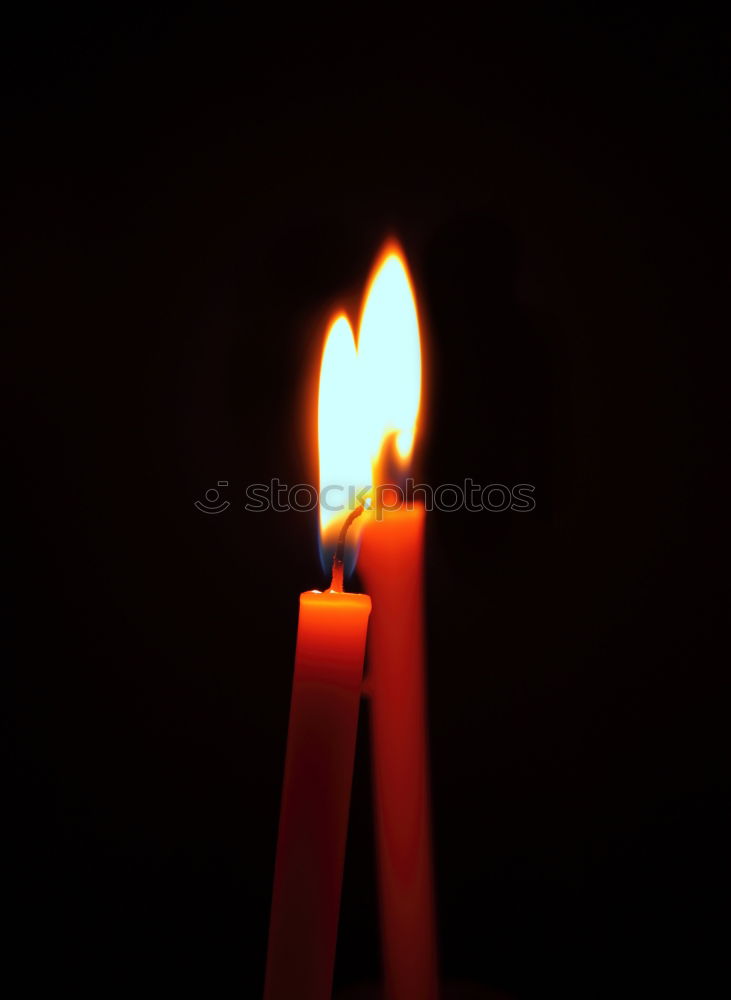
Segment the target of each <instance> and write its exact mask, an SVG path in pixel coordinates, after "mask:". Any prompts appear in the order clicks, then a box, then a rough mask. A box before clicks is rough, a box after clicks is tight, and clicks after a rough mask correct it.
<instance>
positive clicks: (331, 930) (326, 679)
mask: <svg viewBox="0 0 731 1000" xmlns="http://www.w3.org/2000/svg"><path fill="white" fill-rule="evenodd" d="M369 613H370V600H369V599H368V597H365V596H363V595H361V594H341V593H334V592H327V593H324V594H319V593H317V592H314V591H312V592H310V593H306V594H302V596H301V598H300V617H299V624H298V630H297V652H296V658H295V672H294V683H293V688H292V702H291V707H290V716H289V735H288V740H287V754H286V761H285V769H284V786H283V791H282V804H281V812H280V820H279V838H278V842H277V856H276V862H275V872H274V891H273V896H272V910H271V919H270V927H269V948H268V953H267V968H266V980H265V989H264V998H265V1000H294V998H297V1000H330V995H331V991H332V977H333V968H334V961H335V943H336V938H337V926H338V914H339V909H340V891H341V885H342V875H343V862H344V858H345V842H346V837H347V828H348V811H349V807H350V791H351V785H352V777H353V762H354V756H355V741H356V732H357V726H358V709H359V704H360V696H361V682H362V674H363V657H364V653H365V640H366V630H367V626H368V615H369Z"/></svg>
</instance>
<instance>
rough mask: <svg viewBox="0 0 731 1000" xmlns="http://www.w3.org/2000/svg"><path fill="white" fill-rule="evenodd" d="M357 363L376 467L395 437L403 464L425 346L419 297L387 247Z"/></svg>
mask: <svg viewBox="0 0 731 1000" xmlns="http://www.w3.org/2000/svg"><path fill="white" fill-rule="evenodd" d="M358 364H359V367H360V377H361V380H362V386H363V389H362V391H363V393H364V397H365V399H366V400H367V406H366V410H365V414H364V417H365V422H366V436H367V440H368V447H369V454H370V459H371V462H372V464H373V466H374V468H375V467H376V466H377V464H378V461H379V458H380V457H381V453H382V450H383V448H384V445H385V444H386V442H387V440H388V439H389V438H392V439H393V441H394V445H395V450H396V453H397V455H398V458H399V459H400V461H401V463H402V465H404V466H405V465H407V464H408V462H409V460H410V458H411V452H412V450H413V447H414V438H415V436H416V426H417V420H418V416H419V401H420V398H421V345H420V342H419V320H418V316H417V311H416V296H415V295H414V290H413V287H412V285H411V279H410V277H409V272H408V269H407V267H406V261H405V260H404V256H403V253H402V251H401V249H400V248H399V247H398V245H397V244H395V243H394V242H389V243H387V244H386V246H385V247H384V249H383V251H382V252H381V255H380V257H379V259H378V262H377V263H376V266H375V267H374V269H373V273H372V275H371V279H370V281H369V283H368V291H367V293H366V298H365V306H364V308H363V314H362V316H361V320H360V328H359V331H358Z"/></svg>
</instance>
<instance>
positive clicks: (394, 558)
mask: <svg viewBox="0 0 731 1000" xmlns="http://www.w3.org/2000/svg"><path fill="white" fill-rule="evenodd" d="M358 360H359V362H360V364H361V366H362V369H361V372H360V375H361V378H362V379H363V394H364V398H365V399H366V400H367V405H368V411H367V412H368V414H369V430H368V434H367V439H368V441H369V450H370V454H371V457H372V459H373V462H374V469H375V470H376V471H374V483H375V485H376V487H377V490H376V494H377V496H376V505H375V506H376V509H375V513H374V514H372V515H370V516H369V517H368V521H367V523H366V524H365V525H364V528H363V541H362V547H361V551H360V556H359V560H358V567H359V572H360V574H361V577H362V580H363V582H364V584H365V586H366V589H367V590H368V592H369V594H370V595H371V600H372V601H373V614H372V619H371V625H370V632H369V640H368V689H369V692H370V695H371V723H372V731H371V735H372V750H373V752H372V760H373V793H374V794H373V802H374V828H375V837H376V854H377V870H378V887H379V899H380V915H381V950H382V959H383V970H384V986H385V996H386V998H387V1000H435V998H436V996H437V992H438V986H437V946H436V931H435V907H434V885H433V875H432V847H431V822H430V804H429V777H428V776H429V772H428V764H427V740H426V698H425V688H424V622H423V575H424V513H425V512H424V508H423V506H421V505H413V504H411V505H408V504H406V503H402V504H399V502H398V498H396V502H394V497H390V496H388V495H387V494H388V491H386V490H383V491H381V486H382V484H383V480H384V476H383V475H381V474H380V472H379V471H378V470H380V469H382V468H384V467H385V466H386V464H388V465H390V466H391V467H392V471H394V472H396V474H397V478H402V479H403V478H405V477H406V475H407V474H408V471H409V466H410V462H411V452H412V449H413V445H414V440H415V436H416V431H417V424H418V414H419V404H420V398H421V343H420V335H419V321H418V313H417V307H416V297H415V294H414V291H413V287H412V285H411V280H410V278H409V274H408V270H407V267H406V263H405V260H404V256H403V253H402V252H401V250H400V248H399V247H398V246H397V245H396V244H394V243H390V244H388V245H387V246H386V247H385V248H384V251H383V253H382V255H381V257H380V259H379V261H378V263H377V264H376V267H375V268H374V271H373V275H372V277H371V280H370V284H369V288H368V292H367V295H366V299H365V305H364V308H363V314H362V316H361V321H360V327H359V331H358ZM386 452H388V454H385V453H386ZM381 492H382V501H383V502H382V503H380V502H379V500H378V493H381Z"/></svg>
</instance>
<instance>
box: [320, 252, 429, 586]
mask: <svg viewBox="0 0 731 1000" xmlns="http://www.w3.org/2000/svg"><path fill="white" fill-rule="evenodd" d="M420 399H421V345H420V339H419V320H418V313H417V307H416V296H415V294H414V290H413V286H412V283H411V278H410V277H409V272H408V268H407V266H406V261H405V258H404V255H403V252H402V251H401V249H400V247H399V246H398V244H396V243H395V242H394V241H389V242H388V243H387V244H386V245H385V246H384V248H383V249H382V251H381V253H380V254H379V256H378V258H377V260H376V264H375V266H374V268H373V271H372V273H371V276H370V279H369V281H368V285H367V290H366V295H365V298H364V304H363V309H362V313H361V317H360V326H359V330H358V345H357V348H356V343H355V338H354V336H353V330H352V328H351V325H350V323H349V322H348V319H347V317H346V316H345V315H344V314H342V313H341V314H339V315H337V316H336V317H335V319H334V320H333V321H332V323H331V324H330V327H329V329H328V333H327V336H326V339H325V347H324V350H323V354H322V363H321V367H320V391H319V401H318V443H319V457H320V551H321V555H322V559H323V568H324V569H328V568H329V564H330V562H331V561H332V556H333V553H334V551H335V546H336V544H337V539H338V534H339V532H340V529H341V528H342V526H343V524H344V523H345V520H346V519H347V517H348V515H349V514H350V513H352V511H353V510H354V509H355V508H356V507H357V506H359V505H360V504H363V503H364V502H367V501H366V498H367V496H368V494H369V492H372V490H373V488H374V487H376V486H378V485H380V478H379V477H380V476H381V474H382V470H383V467H384V465H385V463H386V462H387V461H388V460H395V461H396V462H397V463H398V465H399V467H400V468H399V470H398V471H399V472H400V474H401V475H405V474H406V472H407V470H408V466H409V463H410V460H411V455H412V451H413V447H414V441H415V438H416V431H417V426H418V417H419V403H420ZM388 442H393V454H392V455H391V454H389V455H386V454H385V453H386V450H387V447H388ZM361 526H362V521H361V522H359V523H358V524H357V527H356V525H354V526H353V528H352V529H351V530H350V531H349V533H348V540H347V547H346V572H349V571H350V570H351V569H352V567H353V564H354V562H355V553H356V550H357V545H358V540H359V534H360V530H361Z"/></svg>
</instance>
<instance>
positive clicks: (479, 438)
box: [2, 4, 730, 1000]
mask: <svg viewBox="0 0 731 1000" xmlns="http://www.w3.org/2000/svg"><path fill="white" fill-rule="evenodd" d="M13 17H14V21H13V23H6V25H5V29H4V31H3V42H2V45H3V49H4V52H3V57H2V65H3V72H4V75H5V84H4V88H3V95H4V103H5V110H4V116H3V121H4V126H3V131H4V133H5V137H6V143H5V149H6V152H5V161H6V166H9V167H10V179H9V180H8V181H6V184H5V186H4V189H3V200H4V202H5V203H6V204H5V208H4V209H3V217H4V226H3V228H4V230H5V232H6V236H7V250H8V253H7V257H6V263H5V265H4V268H3V270H4V277H5V278H6V279H7V280H8V282H9V285H10V291H11V300H12V303H13V305H14V306H15V310H14V312H15V317H14V321H13V326H14V327H15V329H16V330H17V331H18V333H19V336H18V338H17V341H16V343H17V354H18V356H17V358H14V359H13V361H12V364H11V365H9V366H7V369H6V380H7V386H6V390H5V398H6V400H9V401H10V403H11V404H14V405H13V408H12V411H11V413H10V415H9V416H8V417H7V418H6V421H5V429H6V431H8V430H9V431H10V440H11V451H10V461H9V464H7V465H6V467H7V468H8V469H9V471H10V473H11V474H10V482H9V486H8V487H6V489H7V492H8V495H9V496H10V497H12V498H13V499H14V501H15V510H14V512H13V513H12V515H11V516H9V517H8V520H7V521H6V530H7V532H8V534H9V536H10V539H11V541H13V542H14V543H17V551H18V554H19V559H18V560H17V563H16V564H15V569H14V571H13V572H14V578H13V581H12V582H13V591H14V594H15V597H14V598H13V599H12V600H11V602H10V603H8V604H6V607H7V608H8V610H9V619H10V622H11V624H13V623H14V624H16V625H17V638H18V641H17V656H16V657H15V660H14V662H15V663H16V667H15V668H14V669H12V670H11V671H9V672H6V678H9V679H10V682H11V683H10V692H9V693H10V697H9V698H8V699H7V700H6V702H5V704H6V706H7V718H8V722H9V727H8V731H9V733H10V736H11V741H12V742H11V750H10V751H9V752H8V754H7V755H6V760H9V761H11V762H12V768H11V781H10V783H9V784H8V785H6V791H5V793H4V799H5V803H4V804H5V806H6V809H5V820H4V831H5V834H7V836H8V846H7V848H6V850H5V852H4V854H3V867H4V869H5V873H4V875H3V881H4V883H5V884H6V885H8V884H9V885H10V887H11V891H10V892H9V893H4V896H5V897H6V902H7V907H8V915H9V917H10V922H11V925H12V933H11V935H10V936H9V937H8V936H6V939H5V942H4V944H5V945H6V948H7V950H8V958H7V959H6V961H5V963H4V966H3V968H4V972H3V977H5V976H6V975H7V976H10V975H11V970H12V969H14V968H15V967H16V966H17V970H19V972H20V975H21V978H20V979H19V980H18V985H17V986H16V987H15V989H16V991H17V992H16V993H15V994H13V995H18V996H20V995H24V991H26V990H27V991H28V992H31V991H33V990H35V989H37V988H38V987H43V988H45V989H49V988H51V987H57V988H61V987H63V988H64V989H66V988H69V989H71V990H72V991H73V993H74V994H75V995H77V996H83V997H86V996H89V997H92V996H93V997H106V996H111V995H115V994H116V993H118V992H119V993H120V994H122V995H125V996H133V995H135V996H136V995H144V993H145V991H146V990H148V989H149V990H154V991H155V992H157V994H158V995H160V996H174V995H177V994H179V993H185V992H186V991H188V990H190V991H191V992H193V993H197V994H198V995H200V996H215V997H242V996H246V997H248V996H252V997H256V996H258V995H259V994H260V990H261V984H262V977H263V968H264V955H265V945H266V931H267V919H268V905H269V894H270V888H271V876H272V865H273V855H274V845H275V836H276V824H277V813H278V799H279V792H280V782H281V772H282V763H283V754H284V747H285V739H286V725H287V712H288V699H289V688H290V683H291V670H292V660H293V650H294V639H295V630H296V610H297V595H298V593H299V591H300V590H303V589H308V588H310V587H314V586H322V584H323V582H324V581H323V579H322V576H321V573H320V568H319V564H318V556H317V550H316V543H315V522H314V517H313V516H312V515H304V514H276V513H270V514H257V515H254V514H248V513H246V512H245V511H244V509H243V504H244V489H245V487H246V485H247V484H248V483H252V482H265V481H267V480H269V479H270V478H271V477H273V476H278V477H279V478H280V479H281V480H282V481H284V482H287V483H294V482H298V481H307V480H308V479H311V478H312V475H313V467H312V451H311V449H312V442H311V440H310V438H309V436H308V434H309V427H308V425H307V420H306V407H305V398H306V383H307V378H308V377H309V375H310V374H311V362H312V357H313V350H314V352H315V353H317V350H318V349H319V338H320V337H321V334H322V324H323V322H324V317H326V316H327V314H328V311H329V309H330V307H331V306H332V305H333V304H334V303H337V302H345V303H349V304H351V305H352V304H353V303H354V302H357V298H358V296H359V294H360V292H361V289H362V287H363V283H364V281H365V278H366V275H367V272H368V270H369V268H370V265H371V263H372V261H373V257H374V255H375V253H376V252H377V250H378V248H379V246H380V243H381V241H382V239H383V238H384V236H386V235H387V234H388V233H395V234H397V235H398V236H399V237H400V239H401V240H402V243H403V245H404V247H405V250H406V253H407V256H408V260H409V262H410V265H411V267H412V270H413V273H414V278H415V282H416V285H417V288H418V290H419V293H420V296H421V300H422V306H423V311H424V318H425V321H426V322H427V325H428V343H427V352H428V354H427V357H428V363H429V379H428V385H427V403H428V414H427V421H428V427H427V430H426V433H425V435H424V440H423V448H422V456H421V470H420V471H421V474H422V476H423V477H424V478H426V480H427V481H429V482H431V483H433V484H435V485H436V484H438V483H441V482H462V481H463V480H464V478H465V477H468V476H470V477H472V478H473V479H474V480H475V481H477V482H479V483H482V484H488V483H492V482H498V483H507V484H512V483H516V482H527V483H533V484H535V486H536V509H535V511H534V512H532V513H520V514H519V513H511V512H506V513H499V514H498V513H481V514H441V515H440V514H434V515H433V516H432V517H431V518H430V520H429V525H428V602H429V603H428V611H429V619H428V621H429V624H428V630H429V686H430V692H429V693H430V706H431V754H432V762H433V797H434V811H435V815H434V824H435V840H436V865H437V876H438V894H439V918H440V937H441V960H442V966H443V969H444V973H445V976H447V977H449V978H453V979H455V978H457V979H469V980H472V981H474V982H479V983H484V984H487V985H491V986H493V987H497V988H501V989H504V990H505V991H506V992H507V993H509V994H510V995H511V996H513V997H516V998H525V1000H528V998H541V997H545V996H551V997H553V996H556V997H562V998H574V997H575V998H577V1000H578V998H604V997H606V998H609V997H617V996H621V997H630V996H631V997H635V996H637V997H660V996H666V995H671V994H674V993H675V992H676V991H677V992H678V993H681V994H684V995H688V996H715V995H720V993H722V992H723V991H724V986H725V987H728V974H727V971H726V970H725V969H724V968H723V963H722V961H721V959H722V957H723V954H722V953H723V946H724V944H726V945H727V942H726V941H725V940H724V939H725V934H724V933H723V931H724V928H723V925H722V922H721V921H722V917H723V915H724V912H725V907H726V902H725V899H726V897H725V889H723V888H722V878H723V876H724V874H725V869H726V854H727V848H728V845H727V843H726V839H725V833H724V832H723V827H722V819H723V817H724V812H725V785H726V782H725V773H724V766H723V751H724V747H725V741H724V739H723V729H724V728H725V727H726V715H727V712H726V710H725V709H724V708H723V707H722V703H721V698H720V693H721V692H720V678H721V676H722V674H723V673H724V672H725V669H726V666H725V662H724V656H723V654H722V652H721V650H720V649H719V648H718V643H719V632H720V618H721V610H720V609H721V596H720V594H721V590H722V587H721V583H722V578H721V573H720V571H719V570H718V567H717V564H716V549H717V546H718V525H719V521H720V517H719V515H720V512H721V503H722V501H721V499H720V495H719V482H720V480H721V478H722V470H723V467H724V464H725V462H724V463H723V464H722V462H721V460H720V456H721V454H723V453H722V452H721V451H720V446H719V445H718V444H717V442H716V441H715V440H714V434H715V431H716V428H717V426H718V424H719V421H720V409H719V400H720V398H721V396H722V394H723V392H724V391H725V382H726V379H725V376H724V370H723V368H722V367H721V364H720V353H719V347H720V345H721V344H722V342H723V340H724V339H725V337H726V336H727V334H728V328H727V322H726V318H727V309H726V300H727V298H728V286H727V285H726V284H725V281H726V278H727V275H728V253H727V251H728V245H729V236H728V234H729V221H730V220H729V211H728V200H727V197H726V195H727V184H728V177H727V175H728V170H729V166H730V164H729V155H728V154H729V142H728V135H729V133H728V122H727V120H726V118H725V108H726V102H727V101H728V97H729V90H728V76H727V66H728V51H727V46H726V42H725V35H724V25H722V24H721V23H719V22H718V21H717V20H715V19H714V18H713V17H712V16H711V15H710V14H706V13H704V12H703V10H702V8H699V7H697V6H693V7H692V8H691V7H690V5H687V6H684V7H674V6H672V5H671V6H665V7H664V8H663V9H662V11H661V12H660V11H658V12H650V10H649V9H647V8H645V9H639V10H638V9H637V7H636V6H634V5H632V6H629V5H628V6H627V7H626V8H625V7H624V6H622V5H620V6H617V5H616V4H614V5H612V6H611V7H607V8H606V9H603V10H602V9H597V8H596V7H592V11H591V12H589V11H586V10H581V9H572V8H570V7H568V6H566V5H563V4H559V5H557V6H556V5H554V6H553V7H552V9H551V13H550V15H549V14H547V13H545V12H539V13H536V12H531V11H529V10H528V9H525V8H522V7H521V8H520V9H516V10H515V11H514V12H513V13H512V14H510V13H506V12H505V11H496V12H494V13H493V14H490V15H489V16H487V17H485V19H484V20H481V21H478V20H475V17H474V15H469V16H467V15H466V14H465V15H462V14H460V13H459V12H458V10H457V9H456V8H454V7H453V6H450V7H449V9H448V10H446V11H445V10H435V11H432V12H428V11H427V10H426V9H422V10H420V11H418V12H416V13H411V14H409V15H408V16H406V15H404V16H401V15H398V14H397V13H396V12H394V10H392V9H390V8H382V9H375V8H370V7H362V6H361V7H356V8H353V9H352V10H351V9H348V10H346V9H345V8H343V7H341V8H339V10H338V12H336V13H333V14H332V15H330V16H329V17H327V16H324V15H322V16H321V17H318V19H317V20H315V19H314V15H313V14H312V12H311V11H309V10H308V9H304V10H300V11H299V12H291V11H286V10H285V9H284V8H282V9H281V10H276V11H273V12H271V15H270V16H269V17H268V18H267V19H266V23H265V22H264V21H263V20H261V19H260V20H257V19H256V17H255V14H254V13H253V12H251V11H246V10H244V8H243V6H241V7H239V9H238V10H237V9H236V8H234V7H232V8H228V9H224V10H222V11H221V12H216V13H214V12H211V10H210V9H208V10H202V9H198V8H193V7H191V6H189V5H185V4H184V5H177V7H176V9H175V11H174V12H173V11H171V10H161V9H154V10H153V9H152V8H149V7H148V8H147V9H146V10H145V12H144V13H135V12H134V11H132V10H131V9H130V8H129V7H128V6H127V5H119V4H114V5H110V4H104V5H97V7H93V8H89V9H83V10H82V9H80V8H77V7H75V8H73V9H71V10H69V9H66V7H65V6H63V5H57V6H56V7H54V8H53V9H50V10H45V9H43V8H42V7H41V8H38V7H33V8H32V9H25V8H21V9H20V10H16V11H15V12H14V14H13ZM716 374H717V375H718V378H717V379H716V378H715V377H714V376H715V375H716ZM222 479H226V480H229V481H230V484H231V485H230V487H229V489H228V490H227V491H222V492H224V494H225V496H226V498H227V499H229V500H230V501H231V503H232V506H231V508H230V509H229V510H228V511H226V512H225V513H224V514H222V515H220V516H218V517H212V516H207V515H204V514H201V513H199V512H198V511H197V510H196V509H195V508H194V506H193V501H194V500H195V499H198V498H202V496H203V493H204V492H205V490H206V489H207V488H209V487H212V486H215V484H216V482H217V481H218V480H222ZM365 733H366V728H365V727H361V734H362V735H365ZM348 851H349V853H348V860H347V868H346V875H345V887H344V897H343V914H342V927H341V936H340V944H339V953H338V965H337V973H336V980H337V985H338V987H339V988H341V987H347V986H349V985H352V984H354V983H356V982H359V981H366V980H373V979H376V978H377V977H378V974H379V965H378V961H379V960H378V943H377V934H376V914H375V896H374V888H373V860H372V841H371V819H370V803H369V786H368V747H367V743H366V741H365V740H364V739H361V741H360V744H359V750H358V761H357V768H356V777H355V790H354V801H353V814H352V826H351V837H350V841H349V848H348ZM719 973H720V978H716V979H715V986H714V987H713V988H710V984H711V983H712V982H714V977H715V976H719ZM716 990H717V991H718V992H715V991H716Z"/></svg>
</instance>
